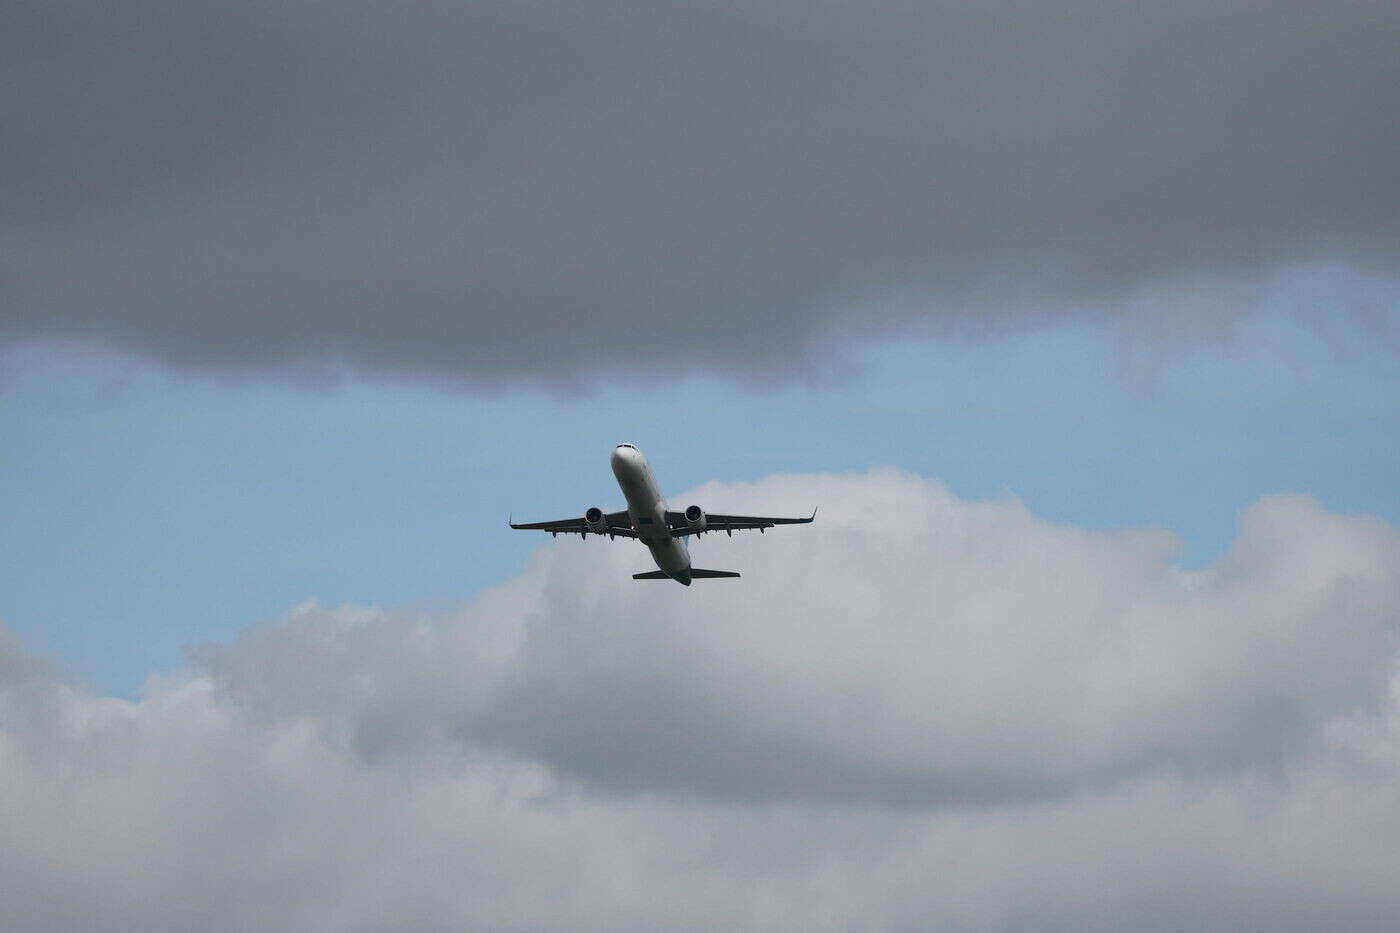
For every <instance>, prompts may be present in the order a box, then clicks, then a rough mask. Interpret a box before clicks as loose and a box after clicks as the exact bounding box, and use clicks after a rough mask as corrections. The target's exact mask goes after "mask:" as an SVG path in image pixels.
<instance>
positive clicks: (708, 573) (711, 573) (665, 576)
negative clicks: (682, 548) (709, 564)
mask: <svg viewBox="0 0 1400 933" xmlns="http://www.w3.org/2000/svg"><path fill="white" fill-rule="evenodd" d="M738 575H739V574H738V573H736V572H735V571H733V570H699V569H696V568H691V571H690V577H691V579H692V580H713V579H715V578H717V577H737V576H738ZM632 579H633V580H673V579H675V578H674V577H672V576H671V574H669V573H667V572H666V571H664V570H649V571H647V572H646V573H634V574H632ZM682 582H684V581H682Z"/></svg>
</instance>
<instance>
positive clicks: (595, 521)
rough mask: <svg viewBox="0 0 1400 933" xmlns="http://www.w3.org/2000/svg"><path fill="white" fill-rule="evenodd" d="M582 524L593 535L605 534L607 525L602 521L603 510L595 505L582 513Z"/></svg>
mask: <svg viewBox="0 0 1400 933" xmlns="http://www.w3.org/2000/svg"><path fill="white" fill-rule="evenodd" d="M583 524H584V525H585V526H587V528H588V530H589V531H591V532H593V533H594V534H595V535H601V534H607V531H608V523H607V522H606V521H604V520H603V510H602V509H600V508H598V507H597V506H596V505H595V506H594V507H593V508H591V509H589V510H588V511H587V512H584V513H583Z"/></svg>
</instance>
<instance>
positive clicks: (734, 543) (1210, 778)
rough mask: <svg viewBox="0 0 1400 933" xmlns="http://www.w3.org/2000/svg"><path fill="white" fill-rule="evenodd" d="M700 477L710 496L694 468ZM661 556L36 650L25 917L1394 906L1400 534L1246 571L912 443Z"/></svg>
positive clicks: (911, 919) (477, 919)
mask: <svg viewBox="0 0 1400 933" xmlns="http://www.w3.org/2000/svg"><path fill="white" fill-rule="evenodd" d="M690 498H691V497H685V499H686V501H689V500H690ZM693 498H694V499H695V500H696V501H701V502H704V503H706V504H707V505H712V506H714V507H715V508H717V509H724V510H729V509H733V510H735V511H746V510H750V509H759V508H762V509H793V510H801V509H802V508H805V507H809V506H810V505H811V504H817V503H820V504H821V505H822V513H821V518H820V519H819V521H818V523H817V524H815V525H813V526H811V527H809V528H802V529H780V530H779V531H778V532H775V533H774V534H773V535H768V536H763V537H760V536H757V535H750V536H736V537H735V538H734V539H732V540H731V539H726V538H724V537H722V536H721V537H719V538H709V537H707V538H706V539H704V540H703V541H701V542H699V543H697V544H696V545H695V547H694V557H695V559H696V563H697V564H698V565H700V566H710V567H718V568H736V569H740V570H741V571H743V572H744V574H745V577H744V579H743V580H741V581H737V582H729V581H716V582H713V583H711V582H709V581H701V582H699V583H697V584H696V585H695V586H694V587H691V588H690V589H684V588H682V587H678V586H674V585H669V584H665V583H656V584H640V583H638V584H634V583H633V581H631V580H630V579H628V577H627V573H628V572H630V571H633V570H636V569H641V568H643V567H644V566H645V565H646V554H645V552H644V551H643V550H642V549H641V548H639V547H636V546H635V545H631V544H630V543H629V544H621V543H619V544H607V543H603V542H596V543H595V542H594V541H592V540H589V541H588V542H574V541H570V542H560V543H558V545H557V546H556V545H553V544H551V545H550V547H549V548H548V549H547V550H545V551H544V552H542V554H541V556H540V558H539V559H538V560H537V561H536V562H535V563H534V564H533V566H532V567H531V568H530V569H529V570H528V571H527V573H526V574H524V575H523V576H522V577H521V578H519V579H517V580H514V581H511V582H510V583H508V584H506V585H504V586H502V587H500V588H498V589H496V590H494V591H492V592H489V593H487V594H486V595H485V596H483V597H482V598H481V599H479V600H478V601H477V602H475V603H474V604H473V605H471V606H469V607H467V608H466V609H465V610H463V611H462V612H460V613H458V614H455V615H453V616H451V617H448V618H441V619H412V618H405V617H401V616H398V615H395V614H393V613H385V612H380V611H376V610H368V609H339V610H322V609H319V608H317V607H315V606H306V607H302V608H300V609H298V610H296V611H295V612H293V613H292V614H291V615H290V616H289V617H288V619H286V620H285V621H284V622H283V623H281V624H279V625H276V626H269V627H262V628H255V629H251V630H249V631H248V632H246V633H245V634H244V635H243V636H242V637H241V638H240V639H238V641H237V642H236V643H234V644H232V645H229V646H223V647H207V648H205V649H202V650H201V652H199V654H200V657H201V663H202V669H201V672H200V673H199V674H197V675H196V676H192V677H191V678H189V679H186V680H181V681H178V682H170V683H153V684H152V685H151V686H150V688H149V689H148V692H147V694H146V695H145V696H144V697H143V699H142V700H141V701H139V702H136V703H127V702H123V701H118V700H112V699H105V698H97V697H92V696H90V695H87V694H84V693H82V692H81V691H78V690H75V689H73V688H72V687H70V686H67V685H65V684H63V683H62V682H60V681H59V680H57V679H55V678H54V677H53V676H52V675H51V674H49V673H47V672H45V671H44V670H42V669H41V668H40V667H38V666H36V665H35V664H33V663H32V662H31V661H30V660H28V659H26V658H24V657H23V655H22V654H20V653H19V652H18V650H17V649H16V648H14V647H13V646H4V647H0V837H3V838H4V840H5V845H4V846H3V847H0V926H4V927H7V928H23V929H45V928H61V929H72V928H102V929H116V928H127V929H135V928H141V929H155V928H181V929H185V928H189V927H191V926H203V927H213V928H221V929H239V928H249V927H253V926H256V927H259V928H278V929H281V928H286V929H291V928H296V929H306V928H313V929H314V928H332V929H346V928H354V929H388V928H402V927H404V926H406V925H408V926H416V927H427V928H454V929H455V928H460V927H462V926H463V925H468V926H473V927H485V928H496V927H510V926H516V927H520V928H526V929H541V928H563V929H580V928H582V929H592V928H599V929H601V928H608V929H616V928H624V927H636V928H655V927H657V926H671V927H714V926H716V925H719V926H735V925H741V926H774V927H781V928H803V929H807V928H840V929H849V928H852V927H859V926H861V925H863V924H864V925H868V926H870V927H871V928H877V929H901V928H909V929H914V928H929V927H931V926H941V927H943V928H951V929H960V928H965V929H1006V928H1010V929H1047V928H1049V929H1054V928H1074V929H1093V928H1100V929H1120V928H1123V927H1125V926H1131V927H1132V928H1134V929H1154V928H1155V929H1180V928H1182V927H1183V926H1186V925H1188V924H1189V925H1191V926H1196V927H1204V928H1207V929H1234V928H1239V927H1242V926H1253V927H1268V928H1273V929H1290V928H1294V929H1315V928H1318V927H1319V926H1327V927H1330V928H1352V929H1376V928H1382V927H1383V926H1384V925H1385V924H1386V922H1388V921H1387V919H1386V918H1389V917H1393V916H1395V915H1396V912H1397V911H1400V896H1398V895H1397V894H1396V893H1395V892H1396V891H1397V890H1400V888H1397V886H1396V884H1395V882H1396V881H1397V880H1400V858H1396V857H1395V856H1394V854H1393V853H1394V852H1395V851H1397V844H1400V822H1397V821H1396V820H1395V818H1394V814H1395V813H1396V812H1400V810H1397V805H1400V794H1398V793H1397V787H1400V782H1397V780H1396V779H1397V778H1400V756H1397V755H1396V754H1395V749H1396V748H1397V747H1400V741H1397V736H1400V687H1397V682H1396V681H1395V679H1394V674H1395V670H1396V644H1395V637H1396V629H1397V625H1396V623H1397V621H1400V546H1397V545H1398V544H1400V536H1397V534H1396V532H1395V531H1394V530H1393V529H1391V528H1390V527H1388V526H1386V525H1384V524H1382V523H1379V522H1376V521H1373V520H1369V519H1362V518H1352V517H1344V516H1339V515H1335V514H1331V513H1328V512H1326V511H1325V510H1323V509H1321V508H1320V507H1319V506H1318V505H1317V504H1316V503H1314V502H1312V501H1311V500H1309V499H1306V498H1303V497H1272V498H1268V499H1264V500H1262V501H1260V502H1259V503H1257V504H1256V505H1255V506H1253V507H1252V508H1251V509H1250V510H1248V512H1247V513H1246V514H1245V515H1244V516H1243V517H1242V523H1241V532H1240V537H1239V540H1238V541H1237V542H1236V544H1235V546H1234V547H1233V548H1232V550H1231V552H1230V554H1229V555H1228V556H1227V557H1226V558H1225V559H1224V560H1223V561H1222V562H1221V563H1220V565H1218V566H1217V567H1215V568H1212V569H1210V570H1208V571H1205V572H1200V573H1183V572H1181V571H1178V570H1176V569H1174V568H1173V567H1172V566H1171V563H1170V555H1171V549H1172V545H1173V542H1172V539H1171V538H1170V537H1169V536H1167V535H1165V534H1163V533H1160V532H1154V531H1131V532H1123V533H1114V534H1102V533H1092V532H1086V531H1083V530H1079V529H1074V528H1067V527H1063V526H1055V525H1051V524H1048V523H1046V522H1043V521H1040V520H1038V519H1036V518H1035V517H1034V516H1032V515H1030V514H1029V513H1028V512H1027V511H1026V510H1025V509H1024V508H1023V507H1022V506H1021V505H1020V504H1019V503H1016V502H1014V501H1005V502H982V503H970V502H964V501H960V500H958V499H956V498H954V497H952V496H951V495H950V494H949V493H948V492H947V491H946V490H944V489H943V488H942V487H940V486H938V485H937V484H934V483H929V482H926V481H923V480H920V479H917V478H915V477H911V476H907V475H904V474H897V473H874V474H870V475H866V476H852V477H829V476H826V477H820V476H819V477H775V478H772V479H770V480H767V481H765V482H763V483H759V484H755V485H752V486H718V485H716V486H709V487H705V488H703V489H701V490H698V491H696V493H695V495H694V497H693Z"/></svg>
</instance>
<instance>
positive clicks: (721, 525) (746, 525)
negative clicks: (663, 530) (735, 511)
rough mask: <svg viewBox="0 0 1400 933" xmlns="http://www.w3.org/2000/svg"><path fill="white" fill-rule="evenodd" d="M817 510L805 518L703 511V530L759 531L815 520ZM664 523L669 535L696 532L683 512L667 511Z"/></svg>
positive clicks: (683, 534) (676, 536)
mask: <svg viewBox="0 0 1400 933" xmlns="http://www.w3.org/2000/svg"><path fill="white" fill-rule="evenodd" d="M816 518H817V510H816V509H813V510H812V514H811V515H809V516H807V517H806V518H771V517H769V516H766V515H717V514H715V513H713V512H707V513H705V531H706V532H710V531H723V532H724V533H725V534H729V535H732V534H733V533H734V532H736V531H752V530H753V529H755V528H757V529H758V530H759V531H760V532H761V531H763V530H764V529H765V528H772V527H773V526H774V525H806V524H808V523H810V522H813V521H815V520H816ZM666 524H668V525H670V526H671V537H673V538H683V537H685V536H686V535H693V534H695V533H696V532H695V531H693V530H692V529H691V527H690V524H689V523H688V522H687V521H686V520H685V513H684V512H667V513H666Z"/></svg>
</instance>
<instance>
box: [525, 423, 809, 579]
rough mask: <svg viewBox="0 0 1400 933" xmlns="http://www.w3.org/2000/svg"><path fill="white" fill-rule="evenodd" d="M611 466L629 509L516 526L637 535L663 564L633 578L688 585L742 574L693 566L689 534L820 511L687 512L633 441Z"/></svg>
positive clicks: (621, 447) (796, 521) (795, 521)
mask: <svg viewBox="0 0 1400 933" xmlns="http://www.w3.org/2000/svg"><path fill="white" fill-rule="evenodd" d="M612 469H613V475H614V476H616V477H617V484H618V485H619V486H621V487H622V495H623V496H624V497H625V498H626V499H627V510H626V511H624V512H607V513H604V512H603V510H602V509H600V508H597V507H596V506H595V507H594V508H591V509H589V510H588V511H587V512H584V513H583V518H563V519H560V520H559V521H557V522H529V523H526V524H519V525H518V524H516V523H515V522H513V521H509V522H508V524H509V525H510V527H512V528H531V529H536V530H538V531H547V532H549V533H550V534H551V535H555V536H557V535H559V534H576V535H582V536H583V537H585V538H587V537H588V536H589V535H590V534H595V535H607V536H608V537H609V538H636V539H638V540H639V541H641V542H642V543H643V544H645V545H646V546H647V547H648V548H649V549H650V550H651V556H652V559H653V560H655V561H656V566H657V567H659V568H660V569H659V570H651V571H648V572H647V573H634V574H632V579H633V580H675V581H676V582H678V583H682V584H684V585H686V586H690V581H691V580H708V579H712V578H715V577H737V576H738V574H737V573H735V572H734V571H732V570H701V569H700V568H698V567H692V566H690V549H689V548H688V547H687V546H686V542H685V539H686V537H687V536H688V535H703V534H704V533H705V532H707V531H723V532H724V533H725V534H727V535H729V536H731V537H732V536H733V534H734V532H736V531H744V530H746V529H753V528H757V529H758V530H759V532H760V533H761V532H762V531H763V530H764V529H765V528H772V527H773V526H774V525H805V524H807V523H808V522H810V521H813V520H814V519H815V518H816V517H817V510H816V509H813V510H812V514H811V515H809V516H808V517H807V518H765V517H763V516H758V515H707V514H705V510H704V509H702V508H700V506H698V505H692V506H689V507H688V508H686V510H685V511H684V512H672V511H670V510H669V509H667V508H666V500H665V499H664V498H662V496H661V490H660V489H659V488H657V485H656V477H655V476H653V475H652V472H651V464H649V463H647V458H646V457H644V456H643V455H642V452H641V451H640V450H638V449H637V448H636V447H634V446H632V445H631V444H618V445H617V448H616V449H615V450H614V451H613V452H612Z"/></svg>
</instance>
